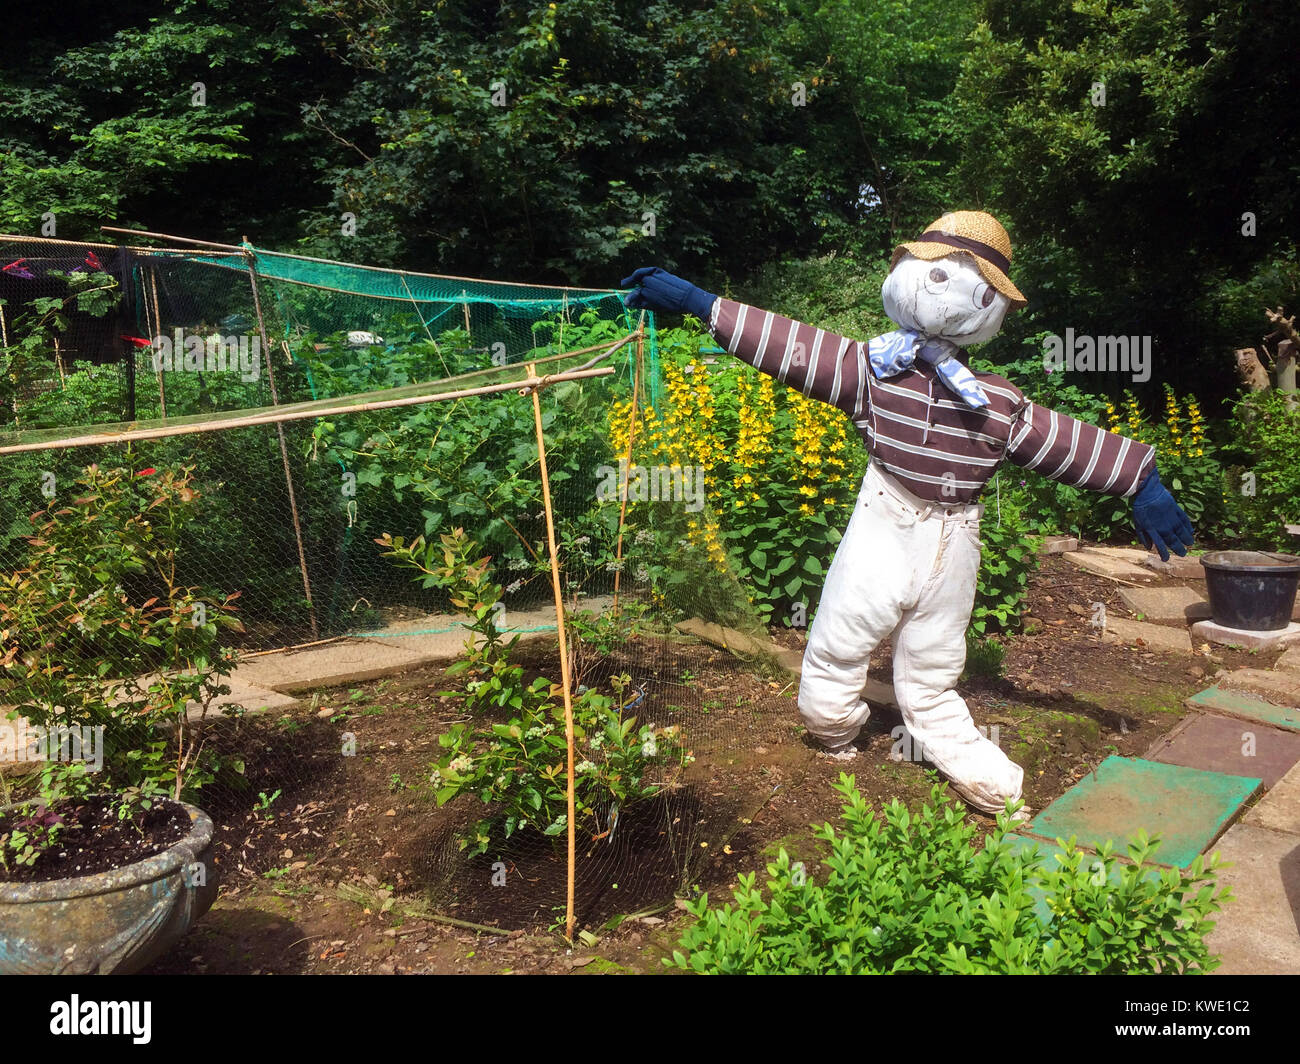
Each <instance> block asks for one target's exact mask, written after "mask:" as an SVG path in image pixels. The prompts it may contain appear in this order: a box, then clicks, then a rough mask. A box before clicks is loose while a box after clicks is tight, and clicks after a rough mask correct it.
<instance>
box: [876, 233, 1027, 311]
mask: <svg viewBox="0 0 1300 1064" xmlns="http://www.w3.org/2000/svg"><path fill="white" fill-rule="evenodd" d="M904 252H910V253H911V254H913V255H915V256H916V257H917V258H918V259H925V261H926V262H931V261H933V260H934V259H942V258H947V257H948V256H949V255H967V256H969V257H970V258H971V259H972V260H974V262H975V266H976V268H977V269H978V270H979V272H980V275H981V276H982V277H983V278H984V280H986V281H988V283H989V284H991V285H992V286H993V287H994V288H996V289H997V290H998V291H999V292H1001V293H1002V294H1003V295H1004V296H1006V297H1007V298H1008V299H1009V300H1011V309H1012V310H1019V309H1020V308H1021V307H1026V306H1028V305H1029V300H1027V299H1026V298H1025V297H1024V296H1023V295H1022V294H1021V292H1020V289H1019V288H1017V287H1016V286H1015V285H1014V284H1012V283H1011V278H1010V277H1008V276H1007V275H1006V274H1005V273H1003V272H1002V271H1001V270H999V269H998V268H997V267H996V266H994V265H993V264H992V263H991V262H988V261H986V260H984V259H982V258H980V257H979V256H978V255H976V254H974V253H972V252H970V251H967V250H966V249H965V248H957V247H953V246H952V245H951V244H938V243H931V242H929V241H925V242H923V243H922V242H909V243H906V244H899V245H898V247H896V248H894V256H893V258H891V259H890V260H889V268H890V269H891V270H892V269H893V268H894V267H895V266H897V265H898V260H899V259H901V258H902V257H903V253H904Z"/></svg>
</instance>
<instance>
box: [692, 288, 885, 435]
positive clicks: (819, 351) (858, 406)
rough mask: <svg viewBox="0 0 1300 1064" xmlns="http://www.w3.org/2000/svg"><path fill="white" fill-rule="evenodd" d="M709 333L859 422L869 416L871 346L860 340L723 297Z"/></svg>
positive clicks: (735, 352) (771, 373) (752, 362)
mask: <svg viewBox="0 0 1300 1064" xmlns="http://www.w3.org/2000/svg"><path fill="white" fill-rule="evenodd" d="M709 331H710V332H711V333H712V334H713V337H714V339H716V340H717V341H718V344H719V345H720V346H721V347H723V348H725V349H726V350H727V351H728V352H730V353H731V354H733V355H735V356H736V357H737V358H741V359H744V360H745V361H746V362H748V363H749V364H750V365H751V366H754V367H755V368H756V369H759V370H761V371H762V372H764V373H766V374H768V375H769V376H772V377H775V378H776V379H777V380H779V381H782V382H783V383H785V384H788V385H790V386H791V387H792V388H798V389H799V390H800V391H801V392H803V394H804V395H806V396H808V397H809V398H811V399H820V400H821V401H822V402H824V403H830V404H831V405H832V406H835V407H838V408H839V409H841V410H843V411H844V412H845V413H847V414H848V415H849V416H850V417H851V418H853V420H854V421H860V420H862V419H863V418H865V417H866V414H867V394H866V392H867V389H866V376H865V375H866V373H867V349H866V345H865V344H863V343H862V342H861V341H859V340H850V339H848V338H847V337H844V336H840V335H838V334H837V333H833V332H828V331H826V330H825V329H816V328H813V327H812V326H811V325H804V324H803V323H802V322H798V321H792V320H791V319H790V318H783V317H782V316H781V315H779V314H773V313H772V312H771V311H769V310H760V309H759V308H757V307H751V306H749V305H748V304H745V303H737V302H735V301H734V300H731V299H722V298H719V299H717V300H715V301H714V303H713V309H712V313H711V314H710V316H709Z"/></svg>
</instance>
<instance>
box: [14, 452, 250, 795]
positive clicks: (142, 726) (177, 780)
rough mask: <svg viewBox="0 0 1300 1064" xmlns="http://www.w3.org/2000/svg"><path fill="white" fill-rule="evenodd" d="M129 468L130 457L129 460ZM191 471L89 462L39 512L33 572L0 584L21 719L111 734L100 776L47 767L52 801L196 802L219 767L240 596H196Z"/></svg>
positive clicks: (32, 542) (67, 765)
mask: <svg viewBox="0 0 1300 1064" xmlns="http://www.w3.org/2000/svg"><path fill="white" fill-rule="evenodd" d="M128 460H129V455H128ZM192 473H193V469H192V467H189V468H184V469H180V470H167V471H164V472H161V473H157V474H155V473H154V472H153V470H145V471H142V472H139V473H136V472H132V470H131V469H129V468H119V469H101V468H100V467H99V466H95V465H92V466H90V467H88V468H87V469H86V470H85V471H84V472H83V474H82V475H81V477H80V479H79V480H78V482H77V485H76V488H75V489H74V490H73V491H71V492H69V493H68V501H66V502H64V501H62V500H63V496H60V499H59V500H56V501H51V502H50V503H49V505H48V507H47V509H46V510H45V511H44V512H38V513H36V514H33V515H32V518H31V521H32V525H33V534H32V535H31V536H30V538H29V539H28V541H27V548H28V549H27V557H26V561H25V564H24V565H23V566H22V567H21V568H19V569H17V570H16V571H14V572H12V573H8V574H5V575H3V576H0V679H2V682H3V695H2V700H3V701H4V702H5V703H6V705H7V706H9V707H12V709H11V715H13V716H22V717H25V718H26V719H27V720H28V721H29V722H30V723H31V724H32V725H36V726H39V727H41V728H47V729H48V728H55V727H58V726H60V725H63V726H77V727H87V728H95V727H102V728H103V729H104V730H103V733H102V734H103V765H102V775H101V776H100V777H99V778H98V779H95V780H93V781H92V780H90V779H89V778H85V771H84V769H85V766H84V765H83V764H82V763H79V762H48V763H47V765H46V769H47V771H46V773H45V775H46V779H45V781H44V782H43V784H42V791H43V794H44V796H45V797H47V798H51V799H52V798H54V797H57V794H56V793H55V792H58V791H60V790H62V789H63V788H71V789H72V790H83V791H84V790H85V789H86V788H88V787H90V786H91V785H92V782H93V784H94V786H95V788H96V789H97V790H99V791H117V792H125V791H130V790H139V789H141V788H143V789H144V790H146V791H158V790H163V789H165V790H167V791H168V792H170V793H171V795H172V796H173V797H176V798H180V797H183V796H186V795H192V794H194V793H195V792H196V791H197V790H198V789H199V788H200V787H201V786H203V784H204V783H206V782H207V781H209V780H210V779H211V778H212V776H213V774H214V773H215V772H216V771H217V770H218V768H219V767H220V766H219V764H218V760H217V758H216V755H215V753H214V752H213V751H212V750H211V748H209V747H207V746H206V745H205V743H204V736H203V730H204V721H203V719H202V715H193V716H192V715H191V714H190V713H189V712H188V707H189V706H190V705H191V704H197V705H198V706H200V707H202V709H203V710H204V714H206V711H207V708H208V707H209V706H210V705H211V703H212V701H213V699H214V698H216V696H217V695H219V694H224V693H228V692H229V690H230V688H229V687H228V686H227V685H225V684H224V683H223V679H224V677H225V676H227V675H228V674H229V673H230V671H231V668H232V666H233V660H234V659H233V655H232V654H231V652H230V651H229V650H228V649H227V648H225V647H223V646H222V645H221V641H220V635H221V632H222V630H232V629H238V627H239V621H238V620H237V619H236V618H235V616H234V611H235V604H234V600H235V599H236V598H237V594H235V595H224V594H222V593H220V592H218V591H216V590H214V589H211V588H201V587H191V586H187V585H185V584H183V583H181V582H180V580H179V579H178V577H177V555H178V552H179V550H180V547H181V544H182V542H183V540H184V538H185V535H186V529H187V528H188V527H192V524H193V521H194V518H195V514H196V510H197V506H196V503H197V500H198V497H199V496H198V493H197V492H196V491H195V490H194V488H193V486H192Z"/></svg>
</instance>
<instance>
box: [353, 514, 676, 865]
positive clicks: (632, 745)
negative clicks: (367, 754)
mask: <svg viewBox="0 0 1300 1064" xmlns="http://www.w3.org/2000/svg"><path fill="white" fill-rule="evenodd" d="M379 542H380V543H381V544H382V545H384V546H388V547H389V548H390V549H389V551H388V556H391V557H394V558H396V559H397V561H398V563H399V564H401V565H404V566H406V567H408V568H413V569H415V570H416V571H417V572H418V573H420V574H421V576H420V579H422V580H424V581H425V582H426V586H428V585H430V584H433V585H438V586H442V587H444V588H445V589H446V590H447V592H448V594H449V596H450V598H451V601H452V603H453V604H454V605H456V606H457V607H459V608H460V609H462V610H464V611H465V612H466V614H467V615H468V618H469V619H468V620H467V621H466V622H464V623H465V627H466V628H467V629H469V631H470V639H469V641H468V642H467V643H466V646H465V651H464V654H463V656H462V657H461V659H460V661H458V662H456V663H455V664H454V665H452V666H451V667H450V668H449V669H448V670H447V672H448V673H449V674H451V675H462V676H465V677H467V679H466V681H465V686H464V688H463V689H462V690H461V691H459V692H456V694H457V695H458V696H459V697H460V698H461V700H462V704H463V705H464V707H465V710H466V712H467V714H468V715H470V716H471V718H473V721H474V722H473V723H460V724H455V725H453V726H452V727H451V729H450V730H449V731H448V732H446V733H444V734H443V735H441V736H439V739H438V741H439V744H440V745H441V746H442V748H443V750H444V751H445V753H444V755H443V756H442V758H441V759H439V761H438V762H437V763H436V764H435V765H434V766H433V769H432V772H431V774H430V783H431V785H432V786H433V789H434V794H435V796H436V798H437V802H438V804H439V805H443V804H445V803H447V802H449V801H451V800H453V799H454V798H456V797H458V796H460V795H462V794H471V795H474V796H475V797H476V798H478V799H479V800H480V801H481V802H483V803H484V804H485V805H488V806H490V807H492V813H491V814H490V815H488V816H486V817H484V818H482V819H480V820H479V821H478V822H477V823H476V824H475V825H474V827H473V829H472V830H471V831H470V832H469V833H468V834H467V835H466V836H465V837H463V838H462V839H461V848H462V849H469V850H471V852H472V853H474V854H479V853H484V852H486V850H487V849H488V847H489V846H491V845H493V844H494V843H497V842H499V841H500V840H501V839H503V838H509V837H510V836H511V835H513V834H514V833H515V832H516V831H520V830H522V829H524V828H527V827H533V828H536V829H537V830H539V831H541V832H542V834H544V835H551V836H558V835H560V834H561V833H562V832H564V831H565V829H566V827H567V825H568V812H567V808H568V801H567V784H568V778H567V772H566V767H567V757H568V744H567V741H566V739H565V734H564V706H563V700H562V693H563V692H562V689H561V688H560V687H559V686H558V685H556V684H553V683H552V682H551V681H550V680H548V679H546V678H545V677H542V676H537V677H534V678H533V679H531V680H528V679H527V678H526V676H525V673H524V669H523V668H522V666H519V665H517V664H514V663H512V662H511V661H510V659H509V653H510V651H511V650H512V649H513V648H514V646H515V644H516V643H517V641H518V637H517V636H515V637H513V638H511V639H509V640H507V639H505V638H504V636H503V634H502V632H501V631H500V630H499V628H498V627H497V618H498V616H499V611H498V610H497V609H496V608H495V607H496V604H497V603H499V602H500V601H501V595H502V590H501V587H500V586H499V585H498V584H496V583H494V582H493V581H492V580H491V578H490V577H489V576H488V569H489V566H490V562H491V560H490V559H489V558H485V557H484V558H477V560H475V558H476V555H477V554H478V550H479V548H478V545H477V544H476V543H474V541H473V540H472V539H471V538H470V537H468V536H466V534H465V532H464V530H463V529H456V530H454V531H453V532H451V533H446V534H444V535H443V536H442V537H441V540H440V544H439V545H438V546H434V545H431V544H425V543H424V542H423V540H422V538H417V540H415V541H414V542H413V543H411V544H410V545H409V546H405V545H403V543H402V541H401V540H400V539H397V538H395V537H390V536H385V537H383V538H382V539H381V540H380V541H379ZM627 623H635V616H632V617H631V620H630V621H629V622H627ZM622 631H623V630H622V629H620V630H619V631H617V632H616V631H612V630H611V629H609V628H608V626H606V625H603V624H600V623H599V622H597V621H595V620H593V619H592V618H590V617H584V618H583V619H582V620H581V621H580V622H579V623H578V624H577V625H576V626H575V629H574V634H575V635H576V636H577V637H578V639H579V640H581V639H582V637H583V635H584V634H586V635H588V636H590V637H592V638H597V639H610V640H614V639H616V638H618V637H620V634H621V632H622ZM642 697H643V693H642V692H639V691H636V692H634V691H633V690H632V683H631V678H630V677H629V676H626V675H619V676H614V677H612V678H611V679H610V691H609V692H608V693H606V692H602V691H600V690H597V689H595V688H583V689H581V690H580V693H579V694H578V695H577V697H576V698H575V699H574V702H573V722H574V737H575V741H576V743H577V744H578V748H579V749H580V750H581V758H582V759H581V761H579V762H578V763H577V764H576V765H575V766H574V773H575V783H574V792H575V806H576V813H577V824H578V825H579V826H581V828H582V829H583V830H586V831H589V832H590V834H591V835H592V837H593V838H600V837H602V836H603V835H607V834H608V833H610V832H612V831H613V830H614V829H615V825H616V824H617V818H618V815H619V811H620V810H622V809H625V808H626V807H627V806H629V805H631V804H633V803H635V802H637V801H640V800H642V799H644V798H648V797H650V796H652V795H654V794H657V793H658V792H659V791H660V790H662V789H663V787H664V786H666V781H664V780H662V779H651V778H650V777H651V775H652V773H653V771H654V770H655V769H656V768H659V767H661V766H667V765H669V764H671V763H676V764H678V765H679V766H685V765H686V764H688V763H689V762H690V761H692V760H694V759H693V758H692V757H691V755H690V754H689V753H688V752H686V751H685V750H684V748H683V746H682V737H681V732H680V730H679V729H678V728H677V727H676V726H669V727H664V728H660V727H658V726H656V725H654V724H642V725H638V722H637V718H636V717H634V716H631V715H629V714H628V712H627V710H629V709H630V708H632V707H633V706H634V705H636V704H638V703H639V702H640V701H641V700H642ZM503 713H504V714H507V715H508V716H507V719H506V720H505V721H504V722H502V721H500V717H501V715H502V714H503ZM493 715H495V716H496V718H497V719H496V720H495V721H494V720H492V719H491V718H492V716H493Z"/></svg>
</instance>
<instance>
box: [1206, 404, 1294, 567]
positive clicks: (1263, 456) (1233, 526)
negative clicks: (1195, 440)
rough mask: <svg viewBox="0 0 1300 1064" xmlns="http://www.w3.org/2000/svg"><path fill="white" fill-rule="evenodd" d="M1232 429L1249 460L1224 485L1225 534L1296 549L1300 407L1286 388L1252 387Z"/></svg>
mask: <svg viewBox="0 0 1300 1064" xmlns="http://www.w3.org/2000/svg"><path fill="white" fill-rule="evenodd" d="M1290 398H1291V400H1292V401H1294V398H1295V397H1294V396H1291V397H1290ZM1232 434H1233V438H1234V440H1236V441H1237V444H1238V446H1239V447H1240V449H1241V450H1242V451H1243V452H1244V453H1245V454H1246V455H1247V456H1249V461H1248V464H1246V465H1245V466H1241V467H1236V468H1234V469H1232V471H1231V473H1232V475H1231V476H1230V478H1229V480H1228V483H1227V485H1226V491H1225V493H1224V501H1225V503H1226V505H1227V508H1228V525H1229V527H1228V529H1227V530H1226V531H1227V534H1228V535H1229V536H1231V537H1233V538H1236V539H1240V540H1241V541H1242V543H1243V545H1244V546H1249V547H1256V548H1260V549H1264V550H1279V549H1280V550H1292V551H1293V550H1294V549H1295V542H1296V541H1295V538H1294V537H1293V536H1291V535H1290V533H1288V532H1287V530H1286V526H1287V525H1289V524H1297V523H1300V408H1292V407H1291V406H1290V405H1289V403H1288V396H1287V395H1285V394H1284V393H1281V392H1277V391H1273V390H1269V391H1263V392H1254V393H1252V394H1251V395H1248V396H1246V397H1245V398H1243V399H1242V400H1240V401H1239V402H1238V403H1237V405H1236V407H1235V409H1234V410H1233V417H1232Z"/></svg>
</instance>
